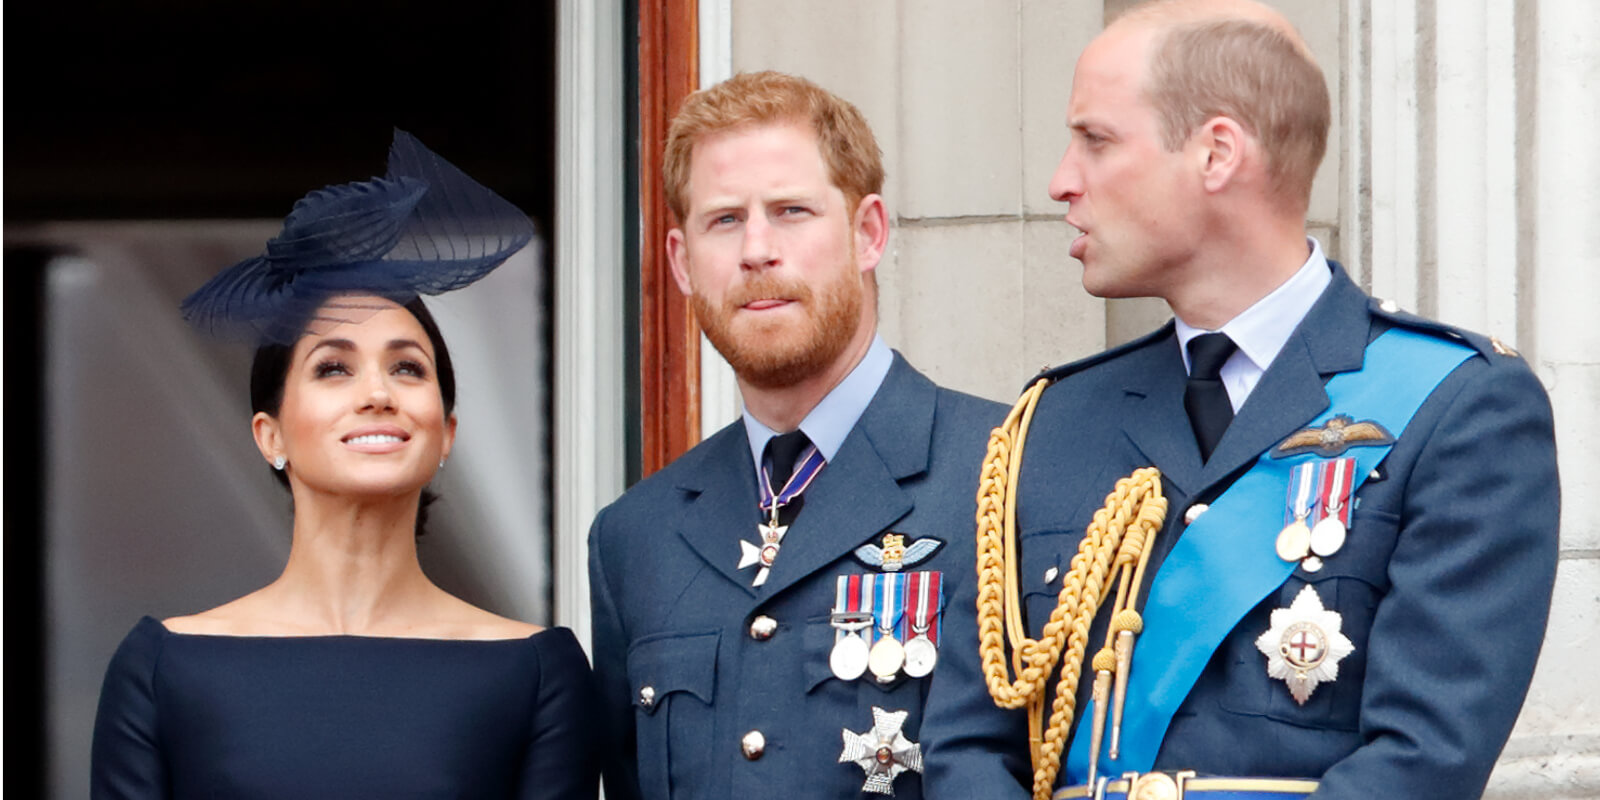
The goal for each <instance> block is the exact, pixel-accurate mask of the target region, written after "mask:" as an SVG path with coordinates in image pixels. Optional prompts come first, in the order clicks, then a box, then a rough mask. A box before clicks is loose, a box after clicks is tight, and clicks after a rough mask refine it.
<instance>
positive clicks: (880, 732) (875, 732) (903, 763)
mask: <svg viewBox="0 0 1600 800" xmlns="http://www.w3.org/2000/svg"><path fill="white" fill-rule="evenodd" d="M906 713H907V712H905V711H894V712H890V711H884V710H883V709H881V708H878V707H876V706H874V707H873V709H872V730H869V731H867V732H866V733H855V732H853V731H851V730H850V729H849V728H845V729H844V752H842V753H840V754H839V763H840V764H843V763H845V762H847V761H854V762H856V764H857V765H859V766H860V767H861V768H862V769H864V770H866V772H867V782H866V783H865V784H863V785H862V787H861V791H863V792H875V793H877V794H887V795H893V794H894V779H895V778H898V777H900V773H902V772H905V771H906V770H911V771H913V772H921V771H922V745H920V744H917V743H916V742H913V741H911V740H910V739H907V738H906V736H905V734H904V733H903V732H901V730H900V728H901V727H902V726H903V725H905V724H906Z"/></svg>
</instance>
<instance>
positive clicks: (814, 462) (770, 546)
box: [739, 445, 827, 586]
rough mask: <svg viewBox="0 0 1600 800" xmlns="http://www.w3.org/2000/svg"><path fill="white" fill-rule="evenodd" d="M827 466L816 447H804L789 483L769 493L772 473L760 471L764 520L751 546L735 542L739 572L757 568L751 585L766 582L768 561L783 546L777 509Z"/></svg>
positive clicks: (769, 568)
mask: <svg viewBox="0 0 1600 800" xmlns="http://www.w3.org/2000/svg"><path fill="white" fill-rule="evenodd" d="M825 464H827V461H825V460H824V459H823V458H822V453H821V452H820V451H819V450H817V447H816V445H810V446H808V447H806V450H805V452H804V453H801V454H800V462H799V464H798V465H796V467H795V470H794V474H793V475H790V476H789V481H788V482H787V483H785V484H784V485H783V488H782V489H780V490H778V491H776V492H774V491H773V490H772V473H771V471H770V470H769V469H768V468H767V467H765V466H763V467H762V468H761V486H760V489H761V510H762V511H764V512H766V515H767V521H766V522H764V523H761V524H758V525H757V526H756V534H757V538H756V541H755V542H754V543H752V542H748V541H745V540H743V539H741V540H739V569H748V568H749V567H757V566H758V565H759V566H758V568H757V569H756V577H755V580H754V581H752V582H751V583H750V585H751V586H760V585H762V584H764V583H766V582H767V575H768V574H770V573H771V572H772V562H773V561H774V560H776V559H777V557H778V551H779V550H780V549H781V548H782V547H783V536H784V534H786V533H788V532H789V526H788V525H781V524H779V522H778V509H780V508H782V507H783V506H785V505H788V504H789V502H790V501H792V500H794V499H795V498H796V497H799V496H800V493H801V492H804V491H805V490H806V487H807V486H810V485H811V481H812V479H813V478H815V477H817V473H818V472H821V471H822V467H823V466H824V465H825Z"/></svg>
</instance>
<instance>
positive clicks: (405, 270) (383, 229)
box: [181, 129, 533, 344]
mask: <svg viewBox="0 0 1600 800" xmlns="http://www.w3.org/2000/svg"><path fill="white" fill-rule="evenodd" d="M532 238H533V223H532V222H531V221H529V220H528V217H527V215H525V214H523V213H522V212H521V211H519V210H517V207H516V206H514V205H512V204H511V203H509V202H507V201H506V200H505V199H504V198H502V197H500V196H499V195H497V194H495V193H494V192H492V191H489V190H488V189H486V188H484V187H483V185H482V184H479V183H478V182H477V181H474V180H473V179H472V178H470V177H468V176H467V174H466V173H464V172H462V171H461V170H459V169H456V167H455V166H454V165H452V164H451V163H450V162H448V161H445V160H444V159H442V158H440V157H439V156H437V155H435V154H434V152H433V151H431V150H429V149H428V148H426V147H424V146H423V145H422V143H421V142H419V141H417V139H416V137H414V136H412V135H411V134H409V133H406V132H405V131H402V130H399V129H396V130H395V132H394V143H393V144H392V145H390V147H389V165H388V173H387V174H385V175H384V176H383V177H382V178H373V179H371V180H368V181H360V182H356V183H345V184H340V185H338V186H328V187H326V188H323V189H318V190H316V191H314V192H312V193H310V194H308V195H306V196H305V197H302V198H300V200H299V201H297V202H296V203H295V204H294V208H293V209H292V210H290V212H289V216H288V217H287V218H285V219H284V221H283V231H282V232H281V233H279V234H278V235H277V236H276V237H275V238H273V239H272V240H270V241H268V242H267V248H266V252H265V253H263V254H262V255H259V256H256V257H254V258H250V259H246V260H244V261H241V262H239V263H238V264H235V265H233V266H232V267H229V268H228V269H226V270H223V271H222V273H221V274H219V275H217V276H216V277H215V278H212V279H211V280H210V281H207V282H206V284H205V285H204V286H201V287H200V288H199V289H197V290H195V292H194V294H191V295H189V297H188V298H187V299H185V300H184V301H183V305H182V306H181V309H182V312H183V318H184V319H185V320H188V321H189V323H190V324H192V325H194V326H195V327H196V328H198V329H200V330H202V331H206V332H208V333H211V334H213V335H217V336H222V337H225V338H236V339H251V340H254V341H256V342H257V343H259V344H268V343H272V344H293V343H294V342H295V341H296V340H297V339H299V338H300V336H301V335H303V334H304V333H306V332H307V331H308V330H310V329H311V328H313V327H317V328H321V327H322V326H323V325H326V324H338V323H343V322H355V321H360V320H361V319H363V318H364V316H365V315H364V314H363V311H365V312H366V313H367V314H370V312H371V311H372V309H362V308H359V307H356V306H353V305H351V304H332V305H330V307H329V308H327V309H324V308H323V306H324V304H326V303H327V302H328V300H329V299H331V298H333V297H337V296H339V295H345V294H361V295H375V296H378V297H384V298H387V299H389V300H392V301H394V302H396V303H400V304H404V303H407V302H409V301H411V300H412V299H414V298H415V297H417V296H418V295H423V294H430V295H431V294H440V293H442V292H448V291H450V290H452V289H459V288H461V287H463V286H466V285H467V284H470V283H472V282H473V281H475V280H478V279H479V278H482V277H483V276H484V275H487V274H489V271H490V270H492V269H494V268H495V267H498V266H500V264H501V263H503V262H504V261H505V260H506V259H507V258H509V257H511V255H512V254H514V253H516V252H517V251H518V250H521V249H522V248H523V247H524V246H525V245H527V243H528V241H529V240H530V239H532Z"/></svg>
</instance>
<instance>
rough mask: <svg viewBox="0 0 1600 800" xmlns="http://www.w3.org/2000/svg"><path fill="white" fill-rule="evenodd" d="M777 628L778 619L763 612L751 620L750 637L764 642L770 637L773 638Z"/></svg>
mask: <svg viewBox="0 0 1600 800" xmlns="http://www.w3.org/2000/svg"><path fill="white" fill-rule="evenodd" d="M777 630H778V621H777V620H775V619H773V618H772V617H769V616H767V615H766V614H762V615H761V616H759V617H756V618H755V619H753V620H750V638H752V639H754V640H756V641H758V642H764V641H766V640H768V639H771V638H772V634H773V633H775V632H776V631H777Z"/></svg>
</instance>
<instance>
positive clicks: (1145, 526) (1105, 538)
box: [977, 379, 1166, 800]
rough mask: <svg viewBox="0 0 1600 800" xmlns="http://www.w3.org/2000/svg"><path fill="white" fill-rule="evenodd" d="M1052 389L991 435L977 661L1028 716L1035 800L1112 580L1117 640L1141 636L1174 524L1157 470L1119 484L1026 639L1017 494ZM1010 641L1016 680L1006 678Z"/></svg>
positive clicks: (995, 689) (1065, 730)
mask: <svg viewBox="0 0 1600 800" xmlns="http://www.w3.org/2000/svg"><path fill="white" fill-rule="evenodd" d="M1047 385H1048V381H1047V380H1045V379H1040V380H1039V381H1037V382H1035V383H1034V384H1033V385H1032V386H1030V387H1028V389H1027V391H1025V392H1023V394H1022V397H1021V398H1020V399H1019V400H1018V401H1017V403H1016V405H1015V406H1014V407H1013V408H1012V409H1011V413H1010V414H1009V415H1007V417H1006V420H1005V422H1004V423H1002V424H1001V426H1000V427H998V428H995V429H994V431H993V432H992V433H991V434H990V436H989V449H988V452H987V454H986V455H985V456H984V462H983V471H982V474H981V476H980V478H979V481H978V498H977V499H978V513H977V539H978V547H977V551H978V559H977V561H978V563H977V568H978V652H979V657H980V659H981V662H982V665H983V676H984V682H985V683H986V684H987V685H988V688H989V695H990V696H991V697H992V698H994V702H995V705H997V706H999V707H1001V708H1020V707H1023V706H1026V707H1027V709H1028V736H1029V747H1030V753H1031V755H1032V760H1033V768H1034V785H1033V796H1034V798H1035V800H1048V798H1049V797H1050V792H1051V788H1052V786H1053V784H1054V783H1055V778H1056V774H1057V773H1058V772H1059V771H1060V768H1061V751H1062V749H1063V747H1064V746H1065V744H1066V740H1067V736H1068V735H1069V733H1070V731H1071V727H1072V719H1073V715H1074V711H1075V707H1076V704H1077V691H1078V680H1079V677H1080V674H1081V672H1082V664H1083V653H1084V648H1085V646H1086V644H1087V640H1088V637H1089V626H1090V625H1091V624H1093V622H1094V617H1095V614H1097V613H1098V612H1099V610H1100V606H1101V602H1102V591H1103V589H1104V587H1105V583H1106V579H1107V578H1108V577H1110V575H1111V572H1112V570H1113V569H1114V568H1115V569H1117V570H1118V572H1119V573H1120V575H1119V580H1118V590H1117V600H1116V603H1115V605H1114V608H1116V609H1118V613H1117V619H1116V620H1114V621H1113V625H1112V631H1111V634H1110V635H1112V636H1114V635H1115V632H1116V631H1117V630H1120V629H1122V628H1124V627H1125V628H1128V629H1130V630H1134V631H1135V632H1137V631H1138V628H1139V627H1140V626H1141V625H1142V623H1141V622H1140V621H1139V619H1138V615H1137V612H1134V611H1133V610H1132V606H1133V603H1134V600H1135V599H1136V595H1137V587H1138V586H1139V585H1140V583H1139V581H1141V580H1142V579H1143V575H1144V569H1145V564H1146V563H1147V562H1148V559H1149V548H1148V547H1146V543H1147V542H1148V540H1149V539H1150V538H1152V537H1153V536H1154V535H1155V533H1156V532H1158V531H1160V529H1161V524H1162V521H1163V520H1165V518H1166V499H1165V498H1163V497H1162V496H1161V473H1160V472H1158V471H1157V470H1156V469H1155V468H1153V467H1146V468H1143V469H1139V470H1136V471H1135V472H1134V473H1133V474H1132V475H1130V476H1128V477H1126V478H1123V479H1121V480H1119V481H1117V486H1116V490H1115V491H1113V492H1112V493H1111V494H1110V495H1109V496H1107V498H1106V504H1105V507H1104V508H1102V509H1101V510H1099V511H1097V512H1095V516H1094V521H1093V522H1091V523H1090V524H1089V527H1088V530H1086V531H1085V533H1084V537H1083V541H1082V542H1080V543H1079V545H1078V552H1077V553H1076V554H1075V555H1074V556H1073V557H1072V563H1071V567H1070V569H1069V570H1068V572H1067V576H1066V578H1065V579H1064V580H1063V581H1062V586H1061V592H1060V593H1059V595H1058V596H1057V599H1056V607H1055V608H1054V609H1053V610H1052V611H1051V612H1050V618H1049V620H1047V621H1046V622H1045V624H1044V627H1043V629H1042V630H1041V631H1040V636H1039V638H1038V639H1031V638H1029V637H1028V631H1027V627H1026V625H1025V623H1024V620H1023V618H1022V599H1021V581H1020V580H1019V579H1018V577H1017V574H1016V572H1017V567H1018V562H1019V558H1018V553H1017V541H1016V538H1017V537H1016V521H1017V498H1016V492H1017V482H1018V476H1019V475H1020V474H1021V469H1022V449H1023V443H1024V442H1025V441H1026V439H1027V432H1028V425H1029V424H1030V423H1031V422H1032V418H1033V412H1034V409H1036V408H1037V407H1038V404H1039V397H1040V395H1041V394H1043V392H1044V389H1045V387H1046V386H1047ZM1130 584H1131V587H1132V588H1130ZM1124 610H1126V611H1127V612H1130V613H1131V614H1132V616H1131V617H1130V616H1128V614H1125V613H1123V611H1124ZM1069 619H1070V626H1069V623H1068V621H1069ZM1008 641H1009V642H1010V645H1011V668H1012V672H1013V673H1014V674H1015V675H1016V678H1015V679H1014V680H1013V679H1012V678H1011V677H1010V676H1009V675H1008V674H1007V671H1006V644H1007V642H1008ZM1097 661H1099V659H1098V657H1097ZM1058 662H1060V663H1061V664H1062V669H1061V676H1060V679H1059V682H1058V683H1057V685H1056V696H1055V698H1054V702H1053V703H1052V704H1051V713H1050V725H1049V727H1048V729H1044V725H1043V716H1044V697H1045V684H1046V682H1047V681H1048V680H1049V678H1050V675H1051V673H1052V672H1053V671H1054V670H1055V666H1056V664H1057V663H1058Z"/></svg>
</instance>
